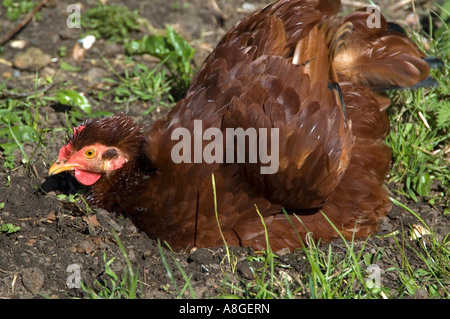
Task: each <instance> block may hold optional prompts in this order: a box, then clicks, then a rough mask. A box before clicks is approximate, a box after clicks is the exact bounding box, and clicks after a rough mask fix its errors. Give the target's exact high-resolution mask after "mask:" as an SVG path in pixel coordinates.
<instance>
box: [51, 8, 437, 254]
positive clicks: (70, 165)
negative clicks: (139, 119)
mask: <svg viewBox="0 0 450 319" xmlns="http://www.w3.org/2000/svg"><path fill="white" fill-rule="evenodd" d="M339 7H340V3H339V1H332V0H329V1H326V0H316V1H313V0H281V1H278V2H276V3H273V4H270V5H268V6H266V7H264V8H263V9H261V10H259V11H257V12H255V13H253V14H251V15H249V16H248V17H246V18H244V19H243V20H242V21H241V22H239V23H238V24H237V25H236V26H235V27H234V28H232V29H231V30H230V31H229V32H228V33H227V34H226V35H225V36H224V38H223V39H222V40H221V41H220V42H219V44H218V45H217V47H216V48H215V50H214V51H213V52H212V53H211V54H210V55H209V57H208V58H207V59H206V61H205V62H204V64H203V65H202V67H201V68H200V70H199V71H198V72H197V74H196V75H195V77H194V78H193V81H192V83H191V86H190V88H189V90H188V92H187V95H186V97H185V98H184V99H182V100H181V101H179V102H178V104H177V105H176V107H175V108H174V109H173V110H172V111H171V112H170V114H169V115H168V117H167V119H164V120H160V121H158V122H156V123H155V124H154V125H153V126H152V128H151V129H150V130H149V131H145V130H144V128H143V127H141V126H139V125H137V124H135V123H134V122H133V121H132V120H131V119H130V118H128V117H126V116H125V115H117V116H112V117H105V118H99V119H94V120H90V121H87V122H86V123H85V124H83V125H82V126H80V127H78V128H76V129H75V130H74V135H73V137H72V138H71V139H70V141H69V143H68V144H67V145H65V146H64V147H62V148H61V150H60V153H59V157H58V160H57V162H56V163H55V164H54V165H53V166H52V167H51V168H50V174H56V173H59V172H62V171H66V170H72V171H74V174H75V177H76V178H77V179H78V181H80V182H81V183H82V184H85V185H90V186H91V187H90V191H89V193H88V194H87V195H86V197H87V199H88V201H89V202H90V203H91V204H92V205H96V206H98V207H102V208H105V209H106V210H108V211H111V212H116V213H119V214H122V215H125V216H127V217H130V218H132V220H133V221H134V223H135V224H136V225H137V226H138V227H139V228H140V229H141V230H143V231H144V232H146V233H147V234H148V235H149V236H150V237H152V238H161V239H164V240H166V241H168V242H169V244H170V245H171V246H172V247H173V248H174V249H177V250H178V249H186V248H189V247H211V246H220V245H223V244H224V242H223V239H222V238H221V236H220V232H219V226H220V229H221V231H222V233H223V235H224V238H225V240H226V243H227V244H228V245H240V246H251V247H253V248H254V249H257V250H261V249H265V248H266V239H265V236H266V232H265V227H266V228H267V236H268V238H269V242H270V245H271V247H272V249H274V250H275V251H278V250H280V249H282V248H289V249H291V250H292V249H294V248H296V247H300V246H301V245H302V244H303V242H304V240H305V237H307V236H308V237H309V238H311V239H322V240H331V239H333V238H336V237H338V236H339V234H338V233H337V232H336V231H335V228H336V229H338V230H339V232H340V233H342V234H343V235H344V236H345V237H346V238H352V237H365V236H368V235H369V234H372V233H374V232H375V231H376V230H377V225H378V222H379V220H380V219H381V218H382V217H383V216H385V215H386V213H387V212H388V211H389V210H390V209H391V203H390V201H389V198H388V192H387V190H386V188H385V186H384V182H385V177H386V174H387V173H388V170H389V163H390V159H391V152H390V149H389V148H388V147H387V146H386V145H385V144H384V142H383V139H384V137H385V136H386V134H387V133H388V130H389V122H388V119H387V116H386V114H385V113H384V110H385V109H386V107H387V106H388V105H389V100H388V99H387V98H386V97H384V96H383V95H380V94H379V93H378V92H375V90H385V89H389V88H396V87H411V86H415V85H420V83H421V81H424V80H425V79H426V78H427V76H428V73H429V67H428V64H427V62H426V61H425V59H424V58H425V55H424V54H423V53H422V52H420V51H419V50H418V49H417V47H416V46H415V45H414V44H413V43H412V42H411V41H410V40H409V39H408V38H407V37H406V35H405V34H404V32H402V30H401V28H399V27H398V26H397V25H394V24H390V23H387V22H386V21H385V19H384V18H383V17H381V20H380V21H381V23H380V27H379V28H369V27H368V25H367V19H368V18H369V17H370V14H371V13H370V12H368V10H366V9H362V10H360V11H357V12H354V13H352V14H350V15H348V16H346V17H344V18H343V19H342V18H338V17H336V15H337V13H338V11H339ZM196 120H199V121H196ZM200 121H201V122H200ZM199 123H200V124H201V128H199V126H198V124H199ZM178 128H180V129H183V130H184V129H187V130H184V131H183V132H187V133H188V134H187V137H190V138H192V139H195V138H196V137H198V136H199V135H197V134H200V136H201V135H202V134H203V133H206V132H207V129H213V128H216V129H215V130H214V129H213V130H210V131H209V132H210V133H211V132H216V133H217V132H218V131H219V132H222V133H224V134H223V135H224V136H225V131H226V130H227V129H239V128H240V129H242V130H244V132H250V130H249V129H252V128H254V129H255V131H256V132H257V141H258V143H259V142H265V141H266V142H267V149H266V150H265V151H266V153H265V154H266V155H278V163H275V164H278V165H276V168H275V170H272V171H271V172H269V173H263V170H264V169H268V168H269V164H272V163H268V161H267V158H266V159H265V160H264V159H263V158H261V157H260V158H257V160H256V161H250V160H249V159H250V158H251V156H253V155H255V149H252V148H250V141H251V136H250V134H249V136H248V140H247V141H248V143H247V144H246V146H245V147H244V148H242V147H241V148H240V149H239V147H235V146H233V145H234V144H233V143H232V142H233V141H236V139H237V138H236V137H233V136H232V135H230V137H228V135H226V137H225V138H224V140H223V144H220V143H219V144H211V143H212V140H214V141H215V140H216V138H217V139H218V138H219V135H214V134H212V135H208V136H209V139H208V138H206V139H203V140H201V141H200V143H194V142H192V144H190V145H191V146H192V152H191V151H189V150H187V149H183V150H182V151H181V152H179V151H180V149H179V148H177V147H178V146H179V144H178V143H179V142H180V140H181V136H182V134H181V135H180V134H179V130H177V129H178ZM260 129H266V131H264V132H266V134H267V136H266V135H262V134H263V133H262V132H263V130H260ZM275 129H278V130H275ZM199 130H200V131H199ZM235 132H236V131H235ZM269 132H277V133H278V139H274V140H272V139H270V138H269V137H268V136H272V135H271V133H269ZM183 136H184V137H186V136H185V135H183ZM274 136H275V137H276V135H274ZM227 142H230V143H229V144H227ZM241 142H242V141H241ZM253 142H255V140H253ZM230 145H231V146H233V147H234V148H231V146H230ZM258 145H259V146H261V145H263V144H258ZM212 146H214V147H212ZM238 146H239V144H238ZM207 148H208V150H209V153H208V154H212V155H214V156H215V157H214V158H215V159H216V160H215V161H209V162H210V163H207V162H206V161H205V159H204V158H203V159H201V158H197V157H196V156H197V155H195V154H204V153H202V152H206V150H207ZM211 148H213V149H214V152H212V151H211ZM174 149H175V150H178V153H177V152H175V153H174V151H173V150H174ZM242 150H243V151H244V153H240V154H241V155H242V154H244V155H245V159H246V160H245V161H244V162H243V163H240V162H238V158H237V157H238V154H239V152H240V151H242ZM196 151H200V153H196ZM230 152H231V154H232V156H230V157H229V158H227V156H228V155H229V154H230ZM174 154H175V155H179V156H182V157H183V158H184V159H186V158H190V159H191V161H190V162H188V161H185V162H181V163H178V162H179V160H174ZM260 155H261V152H260ZM271 158H272V159H273V160H275V159H276V157H271ZM217 159H219V160H217ZM213 179H214V185H213ZM216 214H217V216H218V222H217V220H216ZM259 214H260V215H261V216H262V218H263V221H264V223H263V222H262V220H261V218H260V215H259ZM324 215H326V216H327V218H325V217H324ZM327 219H329V220H327ZM330 222H331V223H332V224H333V225H331V223H330ZM334 227H335V228H334Z"/></svg>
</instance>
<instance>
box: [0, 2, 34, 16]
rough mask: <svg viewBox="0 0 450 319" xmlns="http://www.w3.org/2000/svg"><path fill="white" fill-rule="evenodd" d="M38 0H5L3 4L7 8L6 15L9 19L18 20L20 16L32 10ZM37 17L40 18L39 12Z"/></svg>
mask: <svg viewBox="0 0 450 319" xmlns="http://www.w3.org/2000/svg"><path fill="white" fill-rule="evenodd" d="M36 4H37V1H28V0H3V1H2V6H3V7H4V8H5V9H6V17H7V18H8V19H9V20H13V21H15V20H17V19H18V18H19V17H20V16H22V15H24V14H26V13H29V12H31V10H33V8H34V6H35V5H36ZM37 18H38V19H39V18H40V14H39V13H38V15H37Z"/></svg>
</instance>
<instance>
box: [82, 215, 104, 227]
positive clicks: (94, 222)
mask: <svg viewBox="0 0 450 319" xmlns="http://www.w3.org/2000/svg"><path fill="white" fill-rule="evenodd" d="M83 220H84V221H85V222H86V224H88V226H89V227H98V226H100V223H99V222H98V219H97V216H96V215H88V216H83Z"/></svg>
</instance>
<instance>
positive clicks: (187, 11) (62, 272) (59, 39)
mask: <svg viewBox="0 0 450 319" xmlns="http://www.w3.org/2000/svg"><path fill="white" fill-rule="evenodd" d="M110 2H114V3H119V4H123V3H126V5H127V6H128V7H130V8H131V9H136V10H138V11H139V14H140V15H142V16H144V17H146V18H148V19H149V21H150V22H151V23H152V24H153V25H154V26H155V27H157V28H164V27H165V24H167V23H168V24H173V25H175V28H176V30H179V31H180V32H181V33H182V35H183V36H185V37H186V38H187V39H189V40H190V41H191V43H193V45H194V46H195V47H196V49H197V54H196V57H195V60H196V63H197V65H200V63H201V61H203V59H204V58H205V57H206V55H207V54H208V52H209V50H210V49H211V48H212V47H213V46H214V44H215V43H216V42H217V40H218V39H219V38H220V37H221V36H222V35H223V34H224V32H225V31H226V30H228V29H229V28H230V27H231V26H232V25H233V24H234V23H235V22H236V21H238V20H239V19H240V18H242V17H243V16H244V15H246V14H247V13H249V12H250V11H251V10H252V9H255V8H256V7H258V6H261V5H262V4H264V3H267V1H251V2H246V1H244V0H234V1H226V0H222V1H217V4H218V5H219V7H220V8H221V10H222V13H221V14H217V12H216V11H214V10H213V8H212V7H211V4H210V3H209V2H208V1H204V0H195V1H189V2H187V1H174V0H164V1H162V0H154V1H138V0H131V1H126V2H125V1H110ZM69 4H70V1H50V4H49V5H47V6H45V7H44V8H42V9H41V11H40V14H41V19H40V20H33V21H32V22H31V23H30V24H29V25H27V26H26V27H25V28H24V30H22V31H21V32H20V33H19V34H18V35H17V36H16V37H15V40H24V41H25V43H26V46H28V47H30V46H33V47H38V48H40V49H41V50H42V51H43V52H45V53H46V54H48V55H50V56H51V57H57V56H58V54H59V52H60V50H61V47H62V46H65V47H67V48H72V47H73V45H74V44H75V42H76V41H77V39H79V37H80V35H81V31H80V30H78V29H72V30H69V31H68V30H67V29H66V28H65V25H66V19H67V15H68V13H67V6H68V5H69ZM94 4H95V1H90V0H89V1H85V2H84V8H88V7H91V6H93V5H94ZM0 21H2V26H1V27H2V30H7V29H9V28H11V27H12V26H13V23H11V22H8V21H7V20H6V18H5V17H4V13H3V14H0ZM3 21H5V22H3ZM20 51H21V49H16V48H12V47H11V46H10V45H6V46H5V47H4V52H3V56H2V58H3V59H5V60H6V61H13V60H14V56H15V55H16V54H17V53H18V52H20ZM121 55H123V48H121V47H120V46H119V45H116V44H111V43H108V42H106V41H102V40H100V41H98V42H97V43H96V44H95V46H94V47H93V49H92V50H89V51H87V53H86V56H85V59H84V60H82V61H80V62H78V63H77V66H78V67H80V68H81V71H80V72H78V73H71V72H62V73H61V74H60V75H59V79H58V81H65V82H66V83H70V86H71V87H74V88H75V89H77V90H80V91H85V92H86V93H87V95H88V96H89V94H90V93H91V88H93V87H94V86H95V85H96V81H95V80H96V79H98V78H101V77H108V76H112V74H111V71H110V70H109V69H108V68H107V67H106V65H105V63H104V62H102V58H106V59H108V60H109V61H110V62H111V63H116V64H115V65H116V66H117V67H118V68H120V61H123V59H122V60H121V58H120V56H121ZM115 61H116V62H115ZM117 61H119V62H117ZM57 68H58V66H57V65H56V63H54V62H52V63H50V64H48V65H47V66H46V67H45V68H43V69H41V71H40V73H41V74H40V76H42V75H45V74H48V75H53V74H55V73H56V72H57ZM93 70H94V71H93ZM5 72H10V73H11V74H13V73H17V76H16V77H15V78H14V79H13V80H11V81H10V82H9V83H8V87H9V88H10V89H12V88H21V89H25V90H32V89H33V82H32V80H33V78H34V77H35V73H34V72H33V71H20V73H18V71H17V70H16V69H14V68H13V67H10V66H8V65H6V64H0V75H1V74H4V73H5ZM96 72H98V73H96ZM49 94H51V91H50V92H49ZM93 98H94V97H93ZM93 100H94V99H93ZM116 107H117V105H115V104H114V102H113V101H112V99H111V98H105V99H104V100H102V101H98V100H97V101H96V102H95V103H94V108H95V109H96V110H99V109H109V110H111V111H115V110H116ZM143 111H145V106H144V105H143V104H142V103H139V102H136V103H135V104H133V105H132V106H131V107H130V114H132V115H133V116H134V117H135V118H136V119H137V120H138V121H140V122H143V123H145V124H146V125H150V124H151V122H152V121H153V120H154V119H156V118H158V117H159V116H161V114H163V113H164V112H165V111H166V110H164V109H161V110H158V111H159V112H154V113H151V115H149V116H147V117H142V113H143ZM39 112H40V114H42V117H43V118H46V119H47V121H48V123H46V125H49V126H52V127H63V126H64V125H65V117H64V112H63V110H60V109H58V107H57V105H56V106H55V104H54V103H49V104H48V105H44V106H42V107H40V109H39ZM63 136H64V134H63V133H61V134H55V135H54V136H46V137H45V138H46V141H45V142H46V145H47V146H46V147H45V148H39V151H40V152H41V153H39V154H36V155H35V156H34V164H33V165H32V166H29V167H27V168H25V167H23V166H20V165H18V167H17V168H16V169H14V170H6V169H4V168H0V203H4V207H3V208H1V209H0V224H4V223H11V224H13V225H17V226H19V227H20V231H18V232H15V233H12V234H5V233H0V249H1V258H0V298H47V297H49V298H71V297H86V296H87V294H86V293H85V292H83V290H82V289H79V288H69V287H70V285H71V283H72V284H73V283H74V281H73V279H74V277H73V276H72V275H73V274H79V275H80V276H81V280H82V281H83V282H84V283H85V285H86V286H88V287H95V285H94V282H95V281H100V282H108V276H107V274H106V273H105V262H106V261H109V260H111V259H112V258H116V259H115V260H114V262H113V263H112V264H111V269H112V270H113V271H115V272H116V273H117V274H121V273H122V270H123V269H124V267H126V261H125V258H124V255H123V253H122V252H121V250H120V247H119V246H118V244H117V242H116V240H115V238H114V234H113V232H115V233H117V234H118V235H119V237H120V240H121V242H122V244H123V246H124V248H125V250H126V252H127V254H128V258H129V260H130V261H131V264H132V265H133V267H134V268H136V269H138V271H139V278H140V281H141V289H140V293H139V297H142V298H173V297H175V296H176V295H177V293H179V291H180V289H181V288H182V287H183V286H184V284H185V282H186V278H183V273H182V272H180V271H179V269H178V267H179V266H181V267H182V269H183V270H184V272H185V274H186V275H187V276H188V277H190V283H191V285H192V288H193V290H194V291H195V295H196V296H197V297H199V298H209V297H215V296H217V295H218V294H220V293H223V292H229V291H230V289H229V287H230V285H233V284H235V285H239V283H242V282H244V283H245V282H249V281H251V280H253V273H252V269H256V268H258V267H260V266H261V261H258V259H257V258H248V257H249V256H254V255H255V254H254V253H253V252H252V251H251V250H249V249H247V248H232V253H233V255H234V256H236V270H235V272H234V273H233V274H231V272H230V273H229V274H228V275H225V274H224V271H223V268H226V267H229V265H227V262H226V256H227V254H226V250H225V248H224V247H222V248H215V249H197V250H192V251H187V252H184V253H173V252H171V251H170V250H168V249H166V247H165V246H164V244H162V246H163V247H164V249H163V254H162V253H161V250H160V248H159V247H158V243H157V242H155V241H154V240H151V239H149V238H148V237H147V236H146V235H145V234H144V233H141V232H139V231H138V230H137V229H136V227H135V226H134V225H133V224H132V223H131V222H130V221H129V220H128V219H124V218H121V217H120V216H113V215H111V214H109V213H108V212H106V211H103V210H94V211H93V212H91V213H90V214H88V215H87V214H86V213H85V207H84V206H83V202H82V201H81V202H76V203H71V202H68V201H61V200H59V199H57V197H56V196H57V194H60V193H70V192H71V191H72V192H73V191H74V190H76V189H77V184H76V183H75V182H74V180H73V179H72V178H71V177H70V176H68V175H61V176H54V177H51V178H47V177H46V175H47V170H48V167H49V164H50V163H51V162H52V161H54V159H55V158H56V155H57V152H58V149H59V147H60V146H61V145H62V141H63ZM27 147H28V148H27V149H26V151H27V152H28V153H29V154H31V153H32V152H33V151H34V146H33V145H29V146H27ZM2 160H3V159H2V158H0V162H1V161H2ZM0 167H2V166H1V165H0ZM398 200H399V201H402V202H404V203H405V204H407V205H408V206H409V207H410V208H411V209H412V210H414V211H416V212H418V213H419V214H420V216H421V218H422V219H423V220H424V221H425V222H426V223H427V224H428V225H429V226H430V228H432V230H433V231H434V232H435V233H436V235H437V236H438V237H440V238H443V237H445V236H447V235H448V233H449V232H450V223H449V217H446V216H443V215H442V213H441V211H442V207H432V206H430V205H429V204H428V203H425V202H423V203H421V202H420V203H414V202H405V200H404V199H402V198H398ZM413 224H418V220H417V218H415V217H414V216H413V215H411V214H410V213H408V212H406V211H405V210H404V209H401V208H399V207H396V206H394V209H393V210H392V212H391V213H390V214H389V215H388V217H387V218H386V219H385V220H383V222H382V223H381V227H380V235H381V236H382V235H386V234H390V233H392V232H394V231H399V232H400V233H402V232H404V231H408V230H409V227H410V226H411V225H413ZM407 236H408V235H406V236H405V238H407ZM394 238H395V236H387V237H386V238H383V237H374V238H372V239H370V240H369V242H368V244H367V245H366V247H365V250H366V251H367V253H371V254H375V253H376V252H378V251H380V250H382V251H383V254H384V256H385V258H382V259H380V260H379V261H378V262H377V264H378V265H379V266H380V267H381V268H382V269H388V268H389V267H391V266H392V264H393V263H398V264H401V263H402V260H400V258H401V257H400V255H399V254H398V247H397V241H396V240H395V239H394ZM358 245H359V246H358ZM362 245H363V243H362V242H360V243H357V247H356V248H358V247H362ZM413 245H414V243H413ZM332 247H333V250H334V251H335V252H336V253H337V255H339V253H340V252H341V253H342V252H343V251H344V245H343V244H342V243H340V242H336V243H333V244H332ZM415 256H416V255H415V254H413V253H411V255H410V256H408V257H410V258H411V259H410V260H409V263H411V267H412V268H413V269H420V268H421V267H423V265H422V261H421V260H419V259H418V258H416V257H415ZM164 263H167V264H168V266H167V267H168V268H169V269H171V271H172V272H173V279H171V278H170V277H169V276H168V274H167V267H166V266H164ZM275 271H276V274H277V275H280V274H281V273H283V272H285V273H287V274H289V276H290V277H291V278H293V280H297V281H298V282H300V281H301V280H302V279H303V278H304V277H305V276H307V273H308V272H309V271H310V266H309V264H308V262H307V260H306V258H305V255H304V254H303V253H302V252H296V253H285V254H280V255H279V256H278V259H277V267H276V269H275ZM399 280H400V279H399V278H398V276H395V275H394V274H393V273H391V272H386V273H385V274H383V284H384V285H386V286H388V287H389V286H392V287H394V286H395V283H396V282H398V281H399ZM174 283H176V285H175V284H174ZM225 283H228V284H230V285H228V286H227V285H226V284H225ZM300 286H301V285H300ZM447 289H448V287H447ZM183 296H185V297H192V294H191V292H190V291H189V290H186V292H185V293H184V295H183ZM296 297H298V298H309V297H310V295H309V292H308V289H307V288H306V287H305V288H304V289H299V290H298V292H297V295H296Z"/></svg>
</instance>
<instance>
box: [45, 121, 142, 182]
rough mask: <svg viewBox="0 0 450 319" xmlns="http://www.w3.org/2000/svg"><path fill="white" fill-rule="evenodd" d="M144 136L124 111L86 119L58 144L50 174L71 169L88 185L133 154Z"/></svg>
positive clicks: (121, 165) (124, 162) (118, 167)
mask: <svg viewBox="0 0 450 319" xmlns="http://www.w3.org/2000/svg"><path fill="white" fill-rule="evenodd" d="M143 140H144V134H143V129H142V127H141V126H140V125H137V124H136V123H135V122H134V121H133V120H132V119H130V118H129V117H127V116H125V115H122V114H121V115H116V116H109V117H104V118H96V119H92V120H88V121H86V122H85V123H83V124H82V125H80V126H78V127H76V128H75V129H74V132H73V135H72V136H71V137H70V138H69V141H68V143H67V144H66V145H64V146H63V147H61V149H60V150H59V155H58V160H57V161H56V162H55V163H54V164H53V165H52V166H51V167H50V169H49V175H54V174H59V173H61V172H64V171H73V172H74V175H75V178H76V179H77V180H78V182H80V183H81V184H83V185H87V186H90V185H92V184H94V183H95V182H97V181H98V180H99V179H100V178H101V177H102V176H105V175H106V176H108V175H109V174H110V173H111V172H113V171H115V170H118V169H120V168H122V167H123V166H124V165H125V164H126V163H127V162H128V161H130V160H132V159H133V158H135V157H136V156H137V154H138V153H139V151H140V149H141V145H142V142H143Z"/></svg>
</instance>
